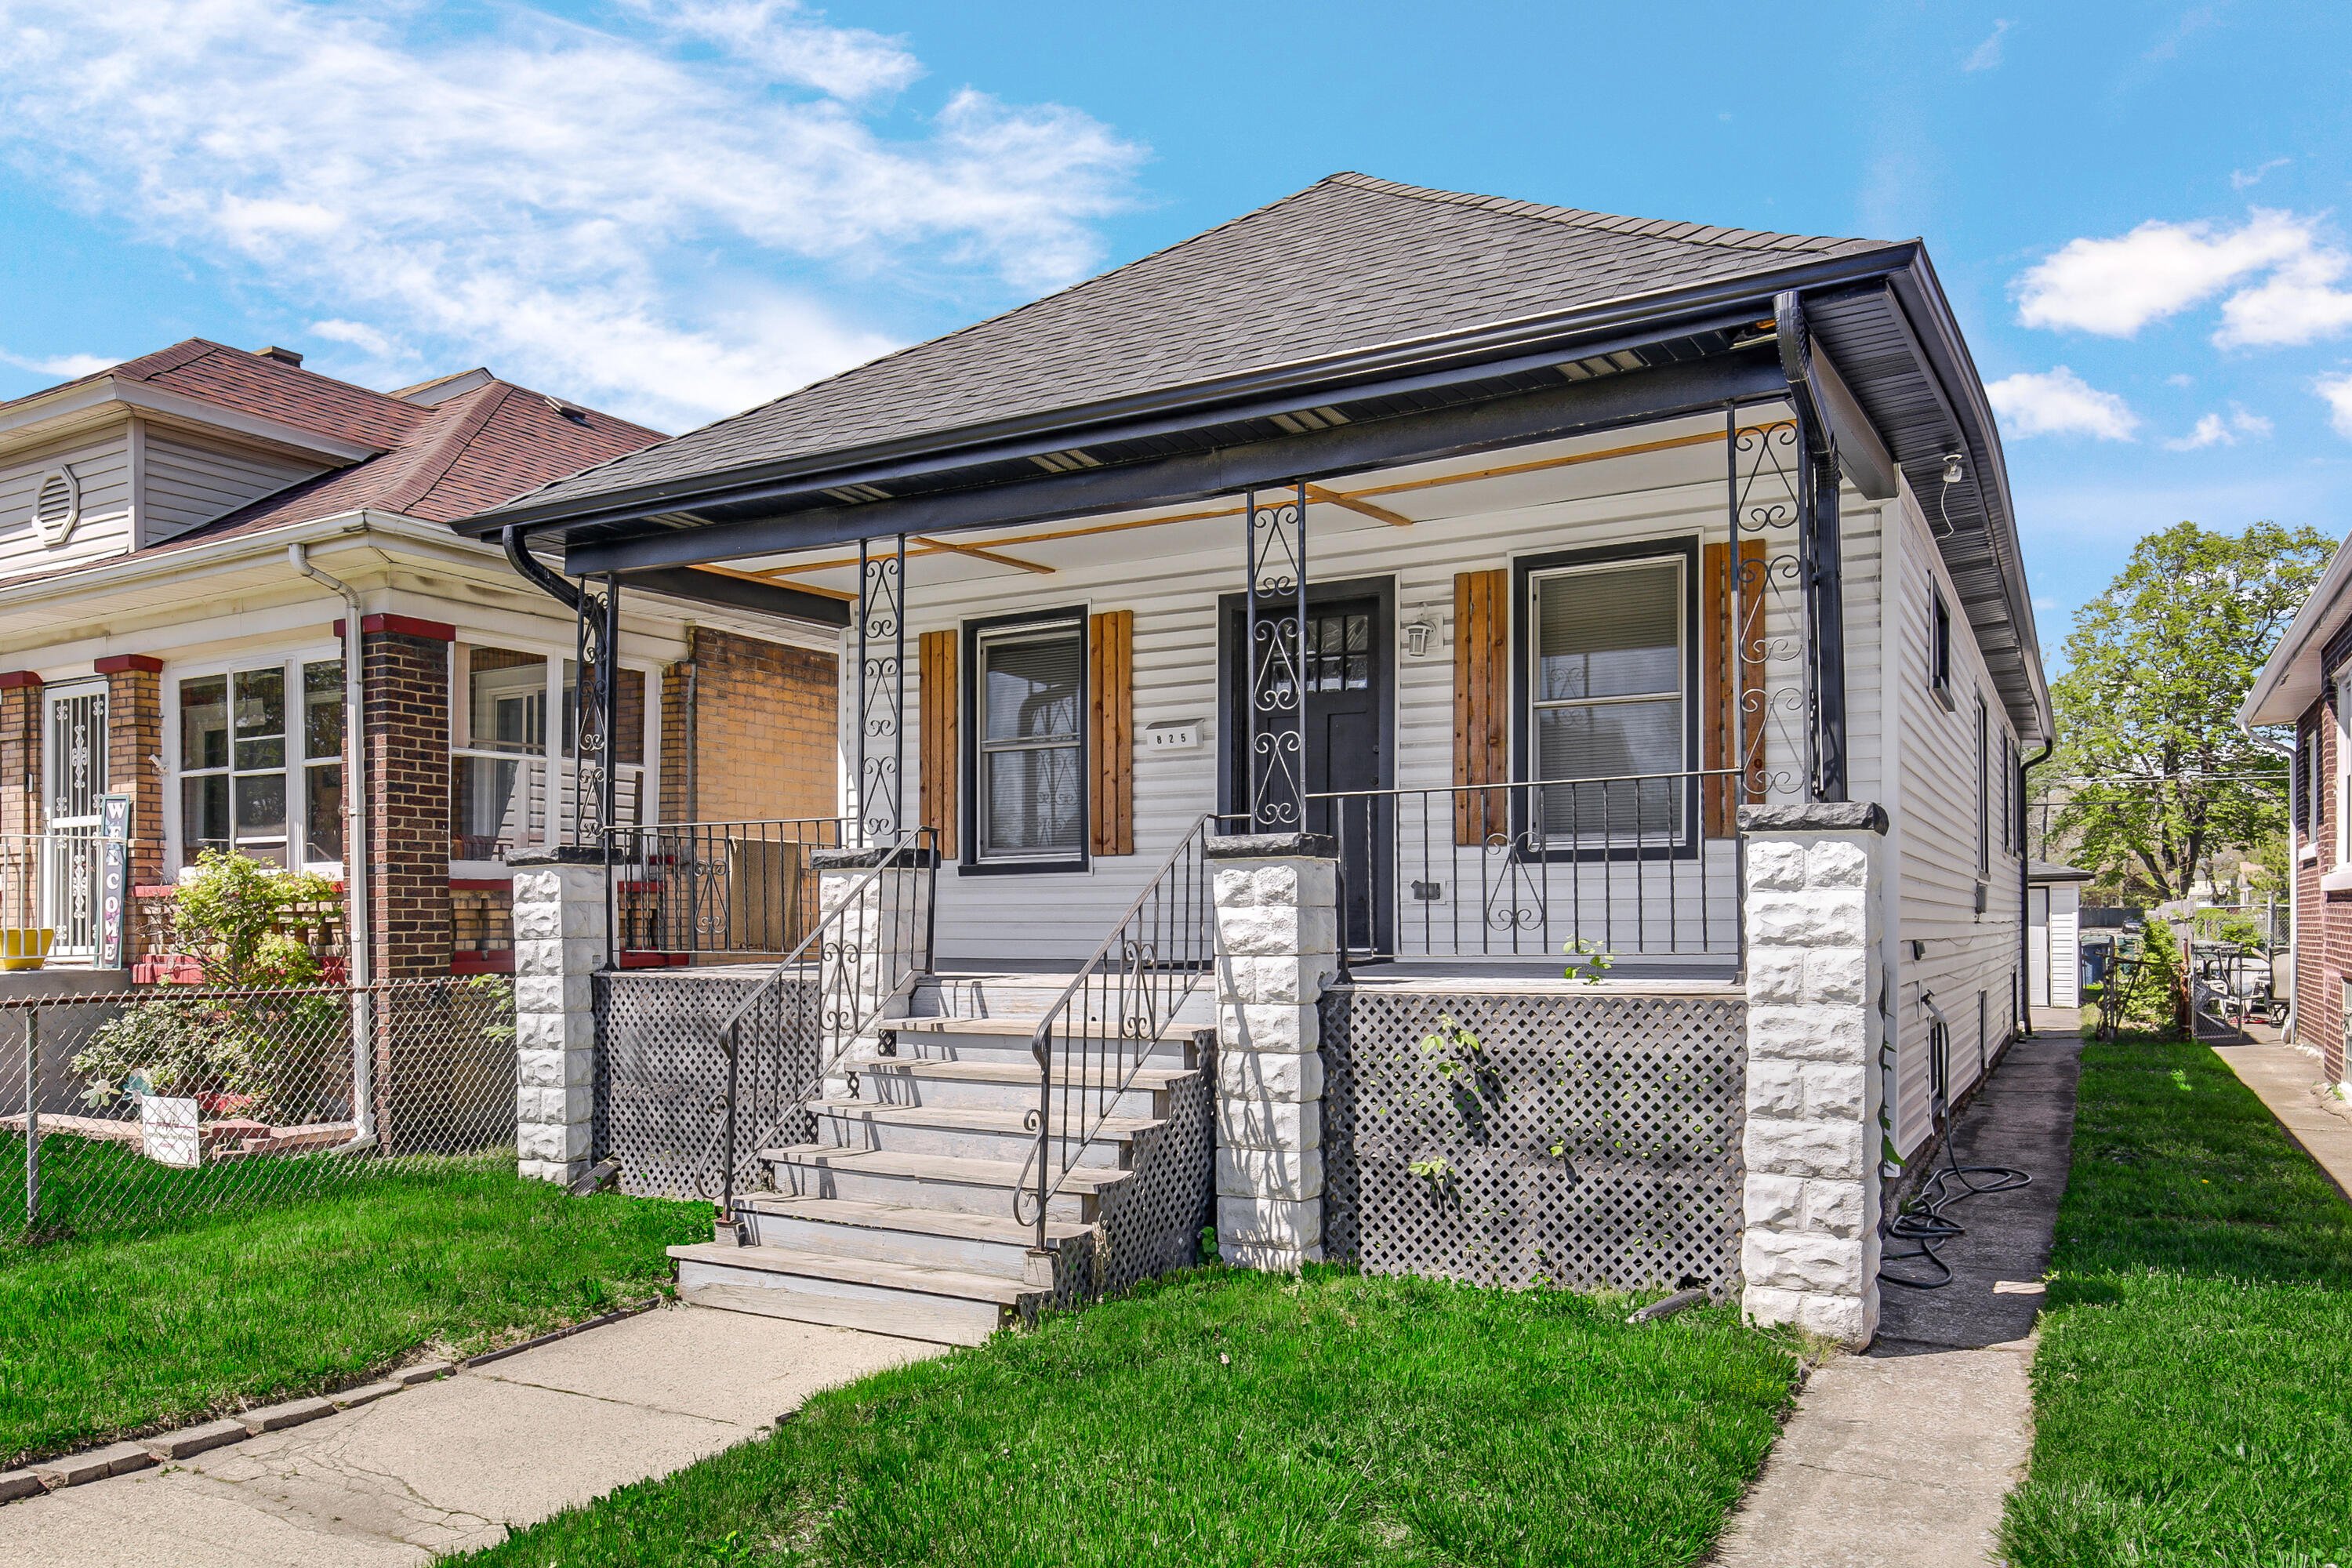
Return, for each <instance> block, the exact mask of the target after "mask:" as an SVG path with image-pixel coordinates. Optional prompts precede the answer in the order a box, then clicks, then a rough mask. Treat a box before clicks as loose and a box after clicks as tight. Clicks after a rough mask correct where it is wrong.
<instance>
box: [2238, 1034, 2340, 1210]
mask: <svg viewBox="0 0 2352 1568" xmlns="http://www.w3.org/2000/svg"><path fill="white" fill-rule="evenodd" d="M2213 1054H2214V1055H2215V1056H2217V1057H2220V1058H2221V1059H2222V1060H2223V1061H2225V1062H2227V1063H2229V1064H2230V1070H2231V1072H2234V1073H2236V1074H2237V1075H2238V1077H2239V1078H2240V1079H2242V1080H2243V1081H2244V1083H2245V1086H2246V1087H2247V1088H2248V1089H2252V1090H2253V1091H2254V1093H2255V1094H2257V1095H2259V1096H2261V1097H2262V1102H2263V1104H2264V1105H2267V1106H2269V1107H2270V1111H2271V1114H2272V1115H2273V1116H2275V1117H2277V1118H2278V1119H2279V1121H2280V1123H2281V1124H2282V1125H2283V1126H2284V1127H2285V1128H2286V1130H2287V1131H2288V1132H2290V1133H2292V1134H2293V1135H2294V1141H2295V1142H2298V1143H2300V1144H2302V1145H2303V1147H2304V1152H2305V1153H2307V1154H2309V1155H2310V1156H2311V1157H2312V1158H2313V1159H2314V1160H2316V1161H2318V1162H2319V1168H2320V1169H2321V1170H2323V1171H2326V1173H2327V1176H2328V1179H2329V1180H2330V1181H2332V1182H2334V1183H2335V1184H2336V1191H2338V1192H2340V1193H2342V1194H2344V1195H2345V1197H2346V1198H2347V1199H2352V1106H2347V1105H2346V1104H2345V1103H2344V1101H2342V1100H2336V1099H2334V1098H2332V1097H2330V1098H2328V1099H2326V1100H2323V1099H2321V1098H2320V1097H2321V1095H2322V1094H2323V1093H2324V1092H2325V1091H2326V1076H2325V1074H2324V1073H2323V1072H2322V1071H2321V1069H2320V1066H2319V1058H2316V1057H2313V1056H2308V1055H2305V1053H2304V1052H2302V1051H2299V1050H2296V1049H2295V1048H2294V1047H2293V1046H2216V1047H2213Z"/></svg>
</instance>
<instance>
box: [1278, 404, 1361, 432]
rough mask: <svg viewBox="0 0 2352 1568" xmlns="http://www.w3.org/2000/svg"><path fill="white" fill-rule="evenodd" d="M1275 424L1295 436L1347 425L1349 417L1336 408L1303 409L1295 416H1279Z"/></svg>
mask: <svg viewBox="0 0 2352 1568" xmlns="http://www.w3.org/2000/svg"><path fill="white" fill-rule="evenodd" d="M1274 422H1275V423H1276V425H1279V426H1282V427H1283V428H1284V429H1285V430H1287V431H1289V432H1290V433H1291V434H1292V435H1294V436H1298V435H1303V434H1305V433H1306V432H1307V431H1309V430H1328V429H1329V428H1331V426H1334V425H1345V424H1346V423H1347V422H1348V416H1346V415H1344V414H1342V413H1340V412H1339V410H1338V409H1336V408H1302V409H1299V410H1298V411H1297V413H1295V414H1277V415H1276V416H1274Z"/></svg>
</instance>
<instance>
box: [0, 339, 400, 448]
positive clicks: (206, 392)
mask: <svg viewBox="0 0 2352 1568" xmlns="http://www.w3.org/2000/svg"><path fill="white" fill-rule="evenodd" d="M102 376H111V377H113V378H114V379H115V380H117V381H140V382H145V383H146V384H149V385H151V386H160V387H163V388H164V389H166V390H168V391H172V392H177V393H180V394H183V395H185V396H189V397H197V398H202V399H203V400H204V401H205V402H207V403H215V404H218V405H220V406H222V407H224V408H234V409H236V410H237V411H238V412H239V413H243V414H255V415H259V416H262V417H264V418H267V419H275V420H278V421H279V422H280V423H282V424H287V425H292V426H298V427H299V428H301V429H304V430H309V431H310V432H312V433H314V434H316V435H320V436H331V437H337V438H338V439H341V440H345V441H355V442H358V443H359V444H361V445H362V446H367V447H390V446H392V445H394V443H396V442H397V441H399V440H400V439H401V437H404V436H405V435H406V434H407V433H408V432H409V431H410V430H411V429H414V428H415V425H416V422H417V420H418V419H420V418H421V417H423V416H424V415H425V413H426V410H425V409H423V408H420V407H418V406H417V405H415V404H413V403H403V402H402V401H401V400H400V399H398V398H397V397H390V396H387V395H384V394H383V393H381V392H371V391H369V390H368V389H367V388H366V387H364V386H354V385H352V384H351V383H350V382H348V381H337V380H336V379H335V378H334V377H332V376H331V375H320V374H319V373H318V372H317V371H314V370H304V369H302V368H301V367H300V366H299V365H291V364H288V363H286V362H285V361H283V360H275V359H268V358H265V357H264V356H262V355H260V354H251V353H246V352H245V351H244V350H243V349H233V348H230V347H229V346H228V345H227V344H226V343H216V342H213V341H212V340H210V339H209V338H189V339H187V340H186V341H185V342H176V343H173V345H172V346H171V347H170V348H167V349H158V350H156V351H155V352H154V353H151V354H142V355H140V356H139V357H138V358H137V359H133V360H125V361H124V362H123V363H121V364H118V365H115V366H113V367H111V368H110V369H107V370H100V371H93V372H91V373H90V374H88V375H83V376H76V377H75V378H74V379H73V380H71V381H68V382H61V383H59V384H58V386H50V387H44V388H43V389H42V390H41V391H39V392H35V393H29V394H27V395H26V396H24V397H19V398H15V399H12V400H11V401H9V402H7V403H0V410H6V409H9V408H13V407H15V406H16V405H18V404H22V403H27V402H30V401H31V400H32V399H33V398H36V397H46V396H47V395H49V394H50V393H53V392H56V391H58V390H59V389H60V388H61V387H66V386H79V385H80V384H83V383H84V382H90V381H96V380H98V379H100V377H102Z"/></svg>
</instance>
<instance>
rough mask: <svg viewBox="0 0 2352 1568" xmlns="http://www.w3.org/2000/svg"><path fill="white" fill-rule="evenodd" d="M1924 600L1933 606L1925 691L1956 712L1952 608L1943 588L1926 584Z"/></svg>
mask: <svg viewBox="0 0 2352 1568" xmlns="http://www.w3.org/2000/svg"><path fill="white" fill-rule="evenodd" d="M1927 596H1928V598H1929V599H1930V600H1931V601H1932V604H1931V605H1930V607H1929V609H1928V612H1927V689H1928V690H1929V691H1932V692H1934V693H1935V694H1936V700H1937V701H1938V702H1940V703H1942V704H1943V705H1944V711H1945V712H1947V713H1950V712H1955V711H1957V706H1956V705H1955V704H1954V702H1953V700H1952V607H1951V605H1948V604H1946V603H1945V602H1944V590H1943V586H1942V584H1937V583H1933V582H1931V583H1929V584H1927Z"/></svg>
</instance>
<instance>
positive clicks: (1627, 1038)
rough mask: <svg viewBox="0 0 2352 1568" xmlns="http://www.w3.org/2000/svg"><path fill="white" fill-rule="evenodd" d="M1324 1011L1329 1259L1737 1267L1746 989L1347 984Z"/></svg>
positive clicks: (1628, 1285) (1378, 1264)
mask: <svg viewBox="0 0 2352 1568" xmlns="http://www.w3.org/2000/svg"><path fill="white" fill-rule="evenodd" d="M1322 1020H1323V1047H1322V1050H1323V1065H1324V1072H1325V1089H1324V1096H1325V1098H1324V1102H1323V1169H1324V1194H1325V1195H1324V1220H1323V1231H1324V1248H1325V1252H1326V1254H1327V1256H1329V1257H1331V1258H1353V1259H1355V1260H1356V1261H1358V1262H1359V1263H1360V1265H1361V1266H1362V1267H1363V1268H1364V1269H1365V1270H1366V1271H1367V1272H1369V1273H1374V1274H1423V1275H1433V1276H1438V1277H1442V1278H1445V1279H1462V1280H1466V1281H1469V1282H1471V1283H1474V1284H1479V1285H1492V1286H1505V1287H1518V1286H1526V1285H1538V1284H1544V1285H1553V1286H1561V1287H1566V1288H1570V1289H1644V1288H1655V1287H1678V1286H1684V1285H1715V1284H1717V1283H1719V1282H1724V1281H1728V1280H1730V1279H1732V1278H1733V1277H1734V1276H1735V1274H1736V1273H1737V1271H1738V1266H1739V1226H1740V1178H1741V1171H1740V1136H1741V1131H1742V1123H1743V1121H1744V1115H1745V1113H1744V1105H1745V1100H1746V1060H1747V1054H1746V1045H1745V1038H1746V1006H1745V1004H1744V1003H1743V1002H1742V1001H1741V1000H1740V999H1739V998H1738V997H1734V996H1626V995H1602V994H1594V995H1590V996H1586V995H1576V994H1542V995H1531V994H1504V993H1491V994H1489V993H1462V992H1444V993H1439V992H1423V991H1404V990H1397V989H1391V988H1387V987H1380V986H1366V987H1361V988H1358V987H1352V986H1339V987H1335V988H1334V989H1333V990H1331V991H1330V992H1328V993H1327V994H1325V996H1324V999H1323V1005H1322Z"/></svg>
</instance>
